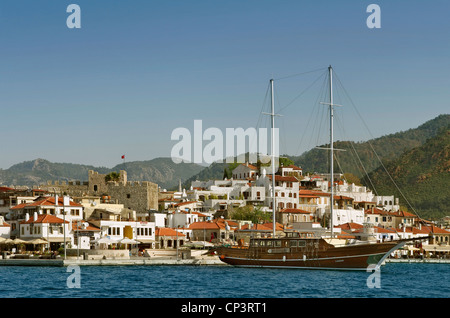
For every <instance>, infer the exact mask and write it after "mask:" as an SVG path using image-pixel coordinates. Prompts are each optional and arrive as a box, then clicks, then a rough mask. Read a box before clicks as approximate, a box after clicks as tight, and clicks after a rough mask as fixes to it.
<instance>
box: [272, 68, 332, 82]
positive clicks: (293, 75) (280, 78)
mask: <svg viewBox="0 0 450 318" xmlns="http://www.w3.org/2000/svg"><path fill="white" fill-rule="evenodd" d="M322 70H328V67H325V68H319V69H317V70H313V71H308V72H303V73H297V74H292V75H287V76H283V77H279V78H276V79H275V81H279V80H283V79H286V78H291V77H296V76H300V75H304V74H309V73H314V72H318V71H322Z"/></svg>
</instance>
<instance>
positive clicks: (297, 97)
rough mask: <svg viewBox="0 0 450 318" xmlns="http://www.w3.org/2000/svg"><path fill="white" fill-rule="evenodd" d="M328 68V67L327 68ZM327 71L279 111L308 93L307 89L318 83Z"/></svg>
mask: <svg viewBox="0 0 450 318" xmlns="http://www.w3.org/2000/svg"><path fill="white" fill-rule="evenodd" d="M327 70H328V69H327ZM326 74H327V72H323V73H322V75H320V76H319V77H317V78H316V79H315V80H314V81H313V82H312V83H311V84H310V85H309V86H308V87H306V88H305V89H304V90H303V91H302V92H301V93H300V94H298V95H297V96H296V97H295V98H294V99H293V100H292V101H291V102H289V103H288V104H287V105H286V106H284V107H283V108H281V109H280V110H279V111H278V112H282V111H283V110H285V109H286V108H287V107H288V106H290V105H291V104H292V103H293V102H295V101H296V100H297V99H299V98H300V96H302V95H303V94H304V93H306V91H307V90H309V89H310V88H311V87H312V86H313V85H314V84H316V82H317V81H318V80H319V79H320V78H321V77H322V76H324V75H326Z"/></svg>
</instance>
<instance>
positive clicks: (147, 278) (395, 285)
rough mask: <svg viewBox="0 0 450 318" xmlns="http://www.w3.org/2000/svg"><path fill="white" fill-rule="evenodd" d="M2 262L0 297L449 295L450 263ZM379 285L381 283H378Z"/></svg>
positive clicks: (344, 296)
mask: <svg viewBox="0 0 450 318" xmlns="http://www.w3.org/2000/svg"><path fill="white" fill-rule="evenodd" d="M67 269H68V268H67V267H13V266H1V267H0V284H1V288H0V297H1V298H16V297H20V298H22V297H25V298H61V297H63V298H448V297H450V265H449V264H423V263H417V264H403V263H388V264H386V265H385V266H383V267H382V269H381V271H380V273H379V274H380V275H379V277H378V285H377V286H375V287H373V288H369V287H368V284H367V282H368V279H369V277H370V275H372V274H373V273H372V272H365V271H326V270H294V269H264V268H254V269H253V268H236V267H223V266H81V267H80V268H79V269H80V272H79V274H80V275H79V278H80V280H79V282H80V286H79V288H69V287H68V286H69V285H70V284H69V285H68V281H72V282H73V280H72V278H73V276H72V278H71V276H70V275H72V274H73V272H72V271H69V272H68V271H67ZM377 287H379V288H377Z"/></svg>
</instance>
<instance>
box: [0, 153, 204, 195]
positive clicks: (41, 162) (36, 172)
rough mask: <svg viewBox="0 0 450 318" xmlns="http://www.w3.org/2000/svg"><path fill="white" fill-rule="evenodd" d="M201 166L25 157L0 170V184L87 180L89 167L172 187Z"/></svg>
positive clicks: (159, 160) (161, 160) (168, 161)
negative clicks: (88, 162)
mask: <svg viewBox="0 0 450 318" xmlns="http://www.w3.org/2000/svg"><path fill="white" fill-rule="evenodd" d="M203 168H204V167H202V166H200V165H197V164H193V163H180V164H175V163H173V162H172V160H171V159H170V158H156V159H153V160H148V161H134V162H127V163H124V164H119V165H117V166H115V167H113V168H105V167H94V166H89V165H81V164H72V163H53V162H50V161H48V160H45V159H35V160H32V161H25V162H22V163H19V164H16V165H13V166H11V167H10V168H8V169H5V170H0V184H3V185H6V186H9V185H26V186H30V187H31V186H36V185H39V184H45V183H47V181H48V180H52V181H53V180H59V181H74V180H80V181H87V178H88V171H89V170H95V171H98V172H99V173H102V174H106V173H109V172H111V171H117V172H118V171H119V170H126V171H127V176H128V180H129V181H151V182H154V183H157V184H158V185H159V186H161V187H162V188H167V189H169V188H174V187H176V186H178V182H179V180H180V179H181V180H182V181H185V180H186V179H188V178H189V177H191V176H192V175H194V174H197V173H198V172H200V171H201V170H203Z"/></svg>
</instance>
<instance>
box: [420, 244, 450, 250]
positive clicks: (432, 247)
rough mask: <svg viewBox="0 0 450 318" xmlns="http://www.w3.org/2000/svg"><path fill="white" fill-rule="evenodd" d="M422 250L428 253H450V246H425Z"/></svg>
mask: <svg viewBox="0 0 450 318" xmlns="http://www.w3.org/2000/svg"><path fill="white" fill-rule="evenodd" d="M422 248H423V249H424V250H425V251H427V252H434V251H436V252H450V245H423V247H422Z"/></svg>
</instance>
